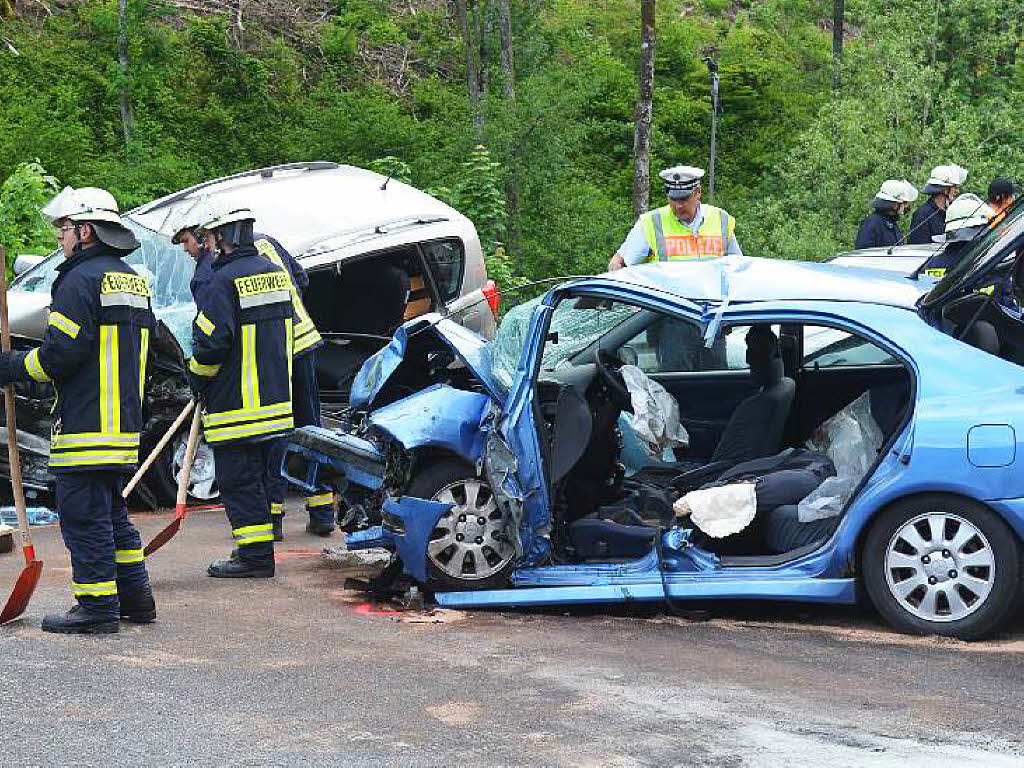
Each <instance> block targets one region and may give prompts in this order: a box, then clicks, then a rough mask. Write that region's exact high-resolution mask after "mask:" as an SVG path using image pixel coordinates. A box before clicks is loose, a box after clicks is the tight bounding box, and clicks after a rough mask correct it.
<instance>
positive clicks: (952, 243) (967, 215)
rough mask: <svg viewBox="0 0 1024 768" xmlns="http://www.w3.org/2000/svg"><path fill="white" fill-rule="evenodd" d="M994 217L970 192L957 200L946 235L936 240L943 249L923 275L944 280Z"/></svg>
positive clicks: (949, 211)
mask: <svg viewBox="0 0 1024 768" xmlns="http://www.w3.org/2000/svg"><path fill="white" fill-rule="evenodd" d="M995 215H996V212H995V211H994V210H993V209H992V207H991V206H990V205H988V204H987V203H986V202H985V201H984V200H982V199H981V198H980V197H978V196H977V195H972V194H971V193H970V192H967V193H965V194H962V195H960V196H959V197H957V199H956V200H954V201H953V202H952V203H950V205H949V208H947V209H946V231H945V232H944V233H943V234H941V235H937V236H936V237H935V242H937V243H944V245H943V247H942V248H941V249H940V250H938V251H936V252H935V253H934V254H933V255H932V256H931V257H930V258H929V259H928V261H926V262H925V263H924V266H922V267H921V270H920V271H921V272H923V273H924V274H926V275H928V276H929V277H943V276H944V275H945V274H946V272H947V271H948V270H950V269H953V268H954V267H955V266H956V265H957V264H958V263H959V262H960V257H961V256H962V255H963V252H964V250H965V248H966V247H967V244H968V243H969V242H970V241H971V240H973V239H974V237H975V236H976V235H977V234H978V233H979V232H981V231H983V230H984V229H986V228H987V227H988V225H989V221H990V220H991V219H992V217H993V216H995Z"/></svg>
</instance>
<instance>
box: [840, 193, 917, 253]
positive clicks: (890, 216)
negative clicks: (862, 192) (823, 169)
mask: <svg viewBox="0 0 1024 768" xmlns="http://www.w3.org/2000/svg"><path fill="white" fill-rule="evenodd" d="M915 200H917V189H915V187H914V185H913V184H910V183H909V182H907V181H900V180H899V179H889V180H888V181H884V182H882V186H881V187H880V188H879V190H878V193H877V194H876V195H875V199H874V200H872V201H871V207H872V208H874V211H873V212H872V213H871V214H870V215H869V216H868V217H867V218H866V219H864V221H862V222H861V223H860V228H859V229H858V230H857V241H856V243H855V244H854V247H855V248H885V247H887V246H890V245H902V244H903V230H901V229H900V217H901V216H903V215H904V214H905V213H906V212H907V208H908V207H909V205H910V204H911V203H912V202H914V201H915Z"/></svg>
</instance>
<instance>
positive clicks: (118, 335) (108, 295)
mask: <svg viewBox="0 0 1024 768" xmlns="http://www.w3.org/2000/svg"><path fill="white" fill-rule="evenodd" d="M57 271H58V276H57V279H56V280H55V281H54V284H53V291H52V299H51V304H50V315H49V319H48V321H47V326H46V332H45V333H44V334H43V343H42V344H41V345H40V346H39V347H37V348H36V349H33V350H32V351H31V352H29V353H28V354H27V355H24V356H23V357H22V358H21V361H20V362H21V364H20V365H16V366H14V368H13V372H14V373H15V374H16V375H17V376H18V377H19V378H22V379H26V380H28V379H32V380H35V381H52V382H53V384H54V387H55V388H56V390H57V405H56V411H57V419H56V420H55V421H54V425H53V432H52V435H51V438H50V469H51V470H53V471H54V472H73V471H79V472H80V471H87V470H88V471H93V470H103V469H107V470H109V469H122V470H125V471H128V470H130V469H131V467H133V466H134V465H135V463H136V462H137V461H138V458H139V434H140V432H141V431H142V423H143V422H142V399H143V387H144V384H145V380H146V361H147V358H148V356H149V339H150V335H151V333H152V329H153V327H154V325H155V323H156V321H155V319H154V317H153V312H152V308H151V294H150V288H149V285H148V283H147V282H146V279H145V278H144V277H142V276H141V275H138V274H136V273H135V271H134V270H133V269H132V268H131V267H129V266H128V265H127V264H125V263H124V261H123V259H122V253H121V252H120V251H115V250H113V249H110V248H108V247H107V246H105V245H96V246H93V247H90V248H87V249H84V250H82V251H81V252H79V253H76V254H75V255H74V256H72V257H71V258H70V259H67V260H66V261H64V262H62V263H61V264H60V266H58V267H57Z"/></svg>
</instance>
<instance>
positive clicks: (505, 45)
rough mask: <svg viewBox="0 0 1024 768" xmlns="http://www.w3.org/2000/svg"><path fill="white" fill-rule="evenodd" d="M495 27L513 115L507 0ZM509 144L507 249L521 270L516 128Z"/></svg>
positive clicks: (513, 79) (513, 82)
mask: <svg viewBox="0 0 1024 768" xmlns="http://www.w3.org/2000/svg"><path fill="white" fill-rule="evenodd" d="M498 16H499V18H498V28H499V31H500V34H501V71H502V74H503V75H504V81H505V83H504V86H505V106H506V109H507V112H508V114H509V115H511V116H512V118H513V119H515V115H516V70H515V66H514V65H513V59H512V9H511V0H499V4H498ZM511 135H512V140H511V142H510V144H509V157H508V163H507V168H508V176H507V177H506V178H505V213H506V216H507V222H508V224H507V232H506V234H505V239H506V240H507V242H508V253H509V254H510V255H511V256H512V257H513V259H514V260H515V264H516V272H518V273H520V274H522V271H523V270H522V266H523V264H522V254H521V253H520V250H519V245H520V242H521V240H522V237H521V234H520V232H519V143H518V141H517V139H516V137H517V135H518V134H517V132H516V131H515V130H513V131H512V133H511Z"/></svg>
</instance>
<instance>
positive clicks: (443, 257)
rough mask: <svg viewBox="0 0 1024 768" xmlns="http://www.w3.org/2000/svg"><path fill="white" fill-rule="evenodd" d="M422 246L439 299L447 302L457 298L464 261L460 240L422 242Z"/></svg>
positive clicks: (464, 255) (464, 256)
mask: <svg viewBox="0 0 1024 768" xmlns="http://www.w3.org/2000/svg"><path fill="white" fill-rule="evenodd" d="M422 247H423V256H424V258H425V259H426V261H427V266H428V267H429V268H430V273H431V274H432V275H433V277H434V283H435V284H436V285H437V291H438V293H439V294H440V298H441V301H442V302H447V301H451V300H452V299H455V298H457V297H458V295H459V292H460V289H461V288H462V272H463V269H464V268H465V263H466V254H465V251H464V250H463V248H462V241H461V240H458V239H452V240H440V241H438V242H435V243H423V245H422Z"/></svg>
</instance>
